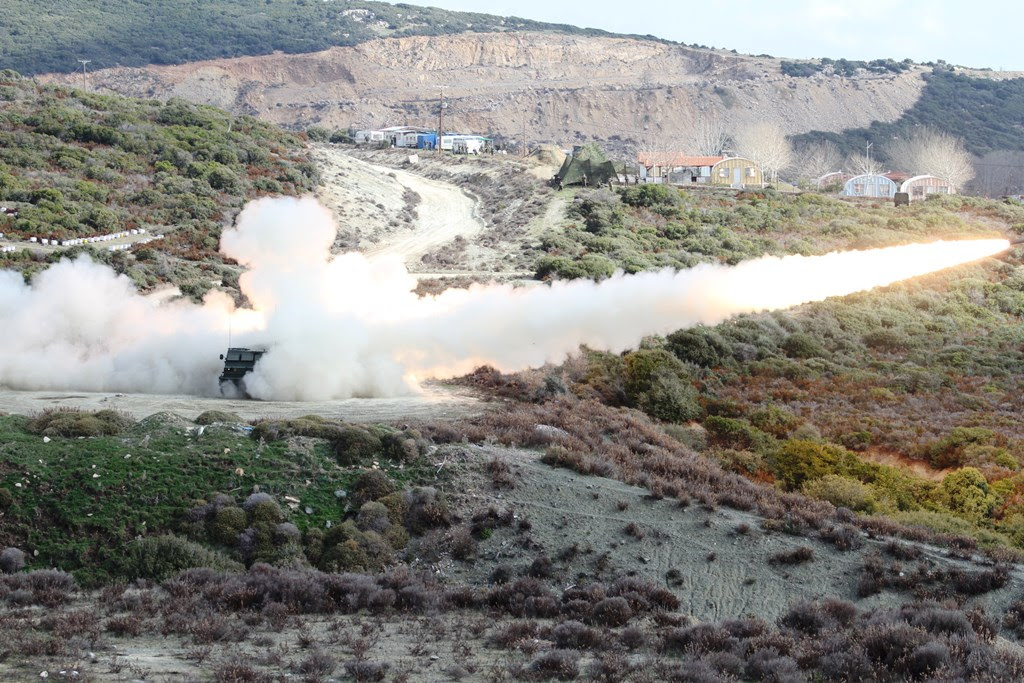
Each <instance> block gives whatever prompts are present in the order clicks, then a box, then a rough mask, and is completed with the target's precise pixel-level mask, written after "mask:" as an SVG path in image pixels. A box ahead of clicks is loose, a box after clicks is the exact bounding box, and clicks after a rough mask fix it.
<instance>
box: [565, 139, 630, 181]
mask: <svg viewBox="0 0 1024 683" xmlns="http://www.w3.org/2000/svg"><path fill="white" fill-rule="evenodd" d="M615 179H616V174H615V165H614V164H612V162H610V161H608V157H606V156H605V155H604V152H602V151H601V148H600V147H598V146H597V145H595V144H593V143H591V144H587V145H582V146H579V147H576V148H575V149H573V151H572V155H570V156H567V157H566V158H565V161H564V162H563V163H562V168H560V169H558V173H557V174H555V184H557V185H558V186H559V187H564V186H566V185H604V184H606V183H608V181H611V180H615Z"/></svg>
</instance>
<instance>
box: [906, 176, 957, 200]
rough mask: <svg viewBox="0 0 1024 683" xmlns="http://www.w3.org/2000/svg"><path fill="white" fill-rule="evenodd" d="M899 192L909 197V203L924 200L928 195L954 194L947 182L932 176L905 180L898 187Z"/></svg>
mask: <svg viewBox="0 0 1024 683" xmlns="http://www.w3.org/2000/svg"><path fill="white" fill-rule="evenodd" d="M900 192H906V193H907V194H908V195H909V196H910V201H914V200H915V199H924V198H925V197H927V196H928V195H930V194H955V193H954V192H953V188H952V187H951V186H950V184H949V181H948V180H946V179H944V178H940V177H938V176H934V175H916V176H914V177H913V178H907V179H906V180H904V181H903V184H902V185H900Z"/></svg>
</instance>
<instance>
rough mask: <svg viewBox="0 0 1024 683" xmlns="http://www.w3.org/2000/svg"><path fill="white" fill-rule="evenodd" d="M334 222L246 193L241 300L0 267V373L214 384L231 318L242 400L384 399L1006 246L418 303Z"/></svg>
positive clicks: (708, 267) (235, 233) (38, 378)
mask: <svg viewBox="0 0 1024 683" xmlns="http://www.w3.org/2000/svg"><path fill="white" fill-rule="evenodd" d="M335 234H336V226H335V225H334V222H333V220H332V218H331V215H330V212H329V211H327V210H326V209H325V208H323V207H322V206H320V205H319V204H318V203H317V202H316V201H315V200H313V199H311V198H305V199H292V198H277V199H261V200H258V201H255V202H251V203H250V204H249V205H248V206H246V208H245V209H244V210H243V211H242V212H241V213H240V214H239V216H238V220H237V227H235V228H233V229H231V230H228V231H225V232H224V235H223V237H222V245H221V246H222V250H223V251H224V253H225V254H226V255H228V256H230V257H231V258H233V259H235V260H236V261H238V262H239V263H241V264H243V265H244V266H245V267H246V269H247V272H245V273H244V274H243V275H242V276H241V278H240V279H239V284H240V287H241V289H242V291H243V292H244V294H245V296H246V298H247V299H248V300H249V301H250V302H251V306H249V307H247V308H244V309H236V308H235V306H234V304H233V302H232V301H231V299H230V298H229V297H228V296H227V294H225V293H224V292H216V291H214V292H210V293H209V294H208V295H207V296H206V298H205V300H204V302H203V305H202V306H197V305H194V304H192V303H190V302H187V301H167V300H163V299H161V298H160V297H145V296H142V295H140V294H139V293H138V292H137V291H136V290H135V288H134V286H133V285H132V283H131V281H130V280H129V279H128V278H126V277H124V276H118V275H117V274H116V273H115V272H113V271H112V270H111V269H109V268H107V267H106V266H103V265H101V264H97V263H93V262H92V261H90V260H89V259H88V257H86V256H80V257H78V258H77V259H76V260H74V261H69V260H62V261H61V262H59V263H57V264H54V265H53V266H51V267H50V268H48V269H47V270H45V271H43V272H41V273H39V274H38V275H36V276H35V277H34V278H33V280H32V283H31V285H26V284H25V282H24V280H23V278H22V277H21V275H20V274H18V273H13V272H8V271H0V320H3V321H4V343H3V344H0V385H2V386H7V387H10V388H16V389H50V390H83V391H86V390H91V391H140V392H147V393H153V392H157V393H191V394H206V395H209V394H217V393H218V387H217V376H218V374H219V372H220V368H221V367H222V366H221V364H220V362H219V361H218V359H217V357H218V355H219V354H220V353H222V352H223V350H224V347H225V344H226V342H227V336H228V335H227V332H228V329H230V330H231V333H232V336H231V339H232V343H233V344H234V345H236V346H250V347H252V346H261V347H264V348H266V349H267V351H268V352H267V353H266V354H265V355H264V356H263V357H262V359H261V361H260V362H259V364H258V365H257V367H256V370H255V371H254V372H253V373H252V374H251V375H249V376H248V377H247V378H246V384H247V388H248V390H249V391H250V393H251V394H252V395H253V396H255V397H257V398H264V399H278V400H328V399H339V398H348V397H350V396H394V395H397V394H402V393H409V392H410V391H415V390H416V384H417V382H419V381H422V380H424V379H428V378H432V377H450V376H453V375H458V374H461V373H464V372H468V371H471V370H473V369H474V368H476V367H478V366H480V365H483V364H489V365H493V366H494V367H496V368H498V369H500V370H504V371H515V370H522V369H525V368H530V367H538V366H541V365H543V364H544V363H549V362H552V363H558V362H561V361H563V360H565V358H567V357H568V356H569V355H571V354H573V353H576V352H577V351H578V349H579V347H580V345H582V344H585V345H587V346H589V347H591V348H594V349H601V350H606V351H612V352H619V351H624V350H626V349H630V348H635V347H636V346H637V345H638V344H639V343H640V341H641V340H642V339H643V337H645V336H648V335H652V334H664V333H667V332H671V331H673V330H677V329H680V328H684V327H688V326H691V325H695V324H700V323H704V324H716V323H719V322H721V321H723V320H725V319H727V318H729V317H731V316H734V315H737V314H740V313H748V312H755V311H763V310H774V309H780V308H788V307H790V306H796V305H798V304H802V303H805V302H809V301H817V300H821V299H824V298H827V297H830V296H838V295H843V294H849V293H852V292H856V291H859V290H864V289H870V288H872V287H877V286H880V285H887V284H890V283H892V282H895V281H898V280H903V279H906V278H910V277H914V276H917V275H922V274H925V273H929V272H932V271H936V270H940V269H943V268H947V267H950V266H954V265H958V264H961V263H967V262H970V261H974V260H977V259H980V258H983V257H985V256H990V255H992V254H996V253H998V252H1001V251H1004V250H1006V249H1008V248H1009V246H1010V245H1009V243H1008V242H1007V241H1006V240H1001V239H991V240H969V241H958V242H933V243H931V244H911V245H907V246H902V247H889V248H885V249H871V250H866V251H849V252H837V253H832V254H827V255H824V256H806V257H805V256H786V257H765V258H759V259H754V260H751V261H747V262H744V263H740V264H739V265H736V266H726V265H721V264H705V265H700V266H697V267H695V268H690V269H688V270H683V271H674V270H663V271H658V272H647V273H639V274H636V275H624V274H622V273H619V274H617V275H615V276H613V277H611V278H608V279H607V280H604V281H602V282H592V281H590V280H577V281H571V282H554V283H552V284H551V285H550V286H543V285H539V286H535V287H526V288H514V287H512V286H511V285H498V284H490V285H475V286H473V287H470V288H469V289H466V290H449V291H447V292H444V293H442V294H440V295H438V296H434V297H426V298H420V297H418V296H416V295H415V294H414V293H413V289H414V287H415V280H414V279H413V278H412V276H410V275H409V273H408V272H407V270H406V269H405V267H404V266H403V265H402V263H401V262H400V260H398V259H397V258H396V257H392V258H390V259H375V260H370V259H367V258H365V257H364V256H362V255H361V254H357V253H350V254H342V255H340V256H336V257H332V256H331V254H330V248H331V245H332V244H333V242H334V238H335Z"/></svg>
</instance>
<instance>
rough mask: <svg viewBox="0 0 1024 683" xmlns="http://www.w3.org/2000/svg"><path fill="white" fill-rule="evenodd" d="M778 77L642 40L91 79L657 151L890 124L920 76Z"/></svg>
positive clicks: (422, 48)
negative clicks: (700, 117)
mask: <svg viewBox="0 0 1024 683" xmlns="http://www.w3.org/2000/svg"><path fill="white" fill-rule="evenodd" d="M780 67H781V61H780V60H778V59H775V58H771V57H748V56H743V55H736V54H734V53H732V52H728V51H724V50H712V49H704V48H694V47H688V46H683V45H675V44H666V43H661V42H657V41H652V40H640V39H632V38H625V37H608V36H589V37H584V36H572V35H565V34H557V33H545V32H515V33H511V32H501V33H465V34H459V35H445V36H414V37H400V38H385V39H376V40H372V41H369V42H365V43H362V44H360V45H356V46H351V47H333V48H330V49H327V50H323V51H320V52H313V53H308V54H297V55H289V54H280V53H278V54H272V55H266V56H260V57H240V58H235V59H220V60H211V61H203V62H193V63H189V64H182V65H176V66H149V67H141V68H113V69H104V70H99V71H96V72H91V73H89V74H88V77H87V78H88V87H90V88H95V89H97V90H101V91H114V92H118V93H122V94H129V95H133V96H138V97H158V98H167V97H171V96H180V97H184V98H186V99H189V100H192V101H196V102H201V103H206V104H214V105H217V106H220V107H224V108H227V109H230V110H233V111H235V112H243V113H246V114H252V115H256V116H259V117H260V118H264V119H267V120H270V121H273V122H275V123H279V124H282V125H284V126H294V127H307V126H311V125H314V124H316V125H324V126H328V127H339V128H345V127H348V126H357V127H369V126H385V125H396V124H421V125H431V124H434V123H435V122H436V116H437V100H438V96H439V92H440V89H441V88H442V87H443V88H444V93H445V98H446V100H447V101H448V109H447V110H446V117H447V120H448V121H449V122H450V123H449V124H447V125H450V126H451V127H453V128H459V129H465V130H477V131H486V132H490V133H494V134H504V135H507V136H510V137H518V136H520V135H521V134H522V130H523V126H524V119H525V123H526V125H527V127H528V129H529V131H530V133H529V134H530V137H531V139H537V140H552V141H558V142H562V143H569V142H572V141H573V140H581V139H590V138H598V139H603V140H611V141H613V142H614V141H616V140H621V141H623V142H627V143H628V142H632V143H643V142H646V143H658V142H663V141H664V140H667V139H672V138H676V137H678V136H680V135H681V134H682V132H683V131H684V130H685V128H686V126H687V124H688V122H690V121H691V120H692V119H693V117H694V116H695V114H696V113H697V112H708V111H713V112H717V113H718V114H719V115H720V118H721V119H722V121H723V122H724V123H725V124H726V125H727V126H728V127H730V128H733V129H735V128H736V127H739V126H742V125H744V124H745V123H748V122H750V121H753V120H758V119H764V118H768V119H771V120H774V121H776V122H777V123H778V124H780V126H781V127H782V128H783V129H784V130H785V131H786V132H787V133H801V132H806V131H810V130H821V131H840V130H843V129H846V128H856V127H863V126H867V125H869V124H870V123H871V122H873V121H895V120H897V119H899V117H900V116H901V115H902V114H903V113H904V111H906V110H907V109H908V108H910V107H911V106H912V105H913V104H914V103H915V102H916V101H917V99H918V97H919V95H920V93H921V90H922V88H923V87H924V80H923V79H922V78H921V75H922V74H923V73H924V72H925V71H926V68H925V67H920V66H912V67H910V68H909V69H908V70H907V71H904V72H902V73H898V74H897V73H887V74H876V73H870V72H864V71H860V72H858V75H856V76H853V77H844V76H836V75H833V74H830V73H828V72H822V73H816V74H814V75H813V76H810V77H791V76H786V75H784V74H783V72H782V69H781V68H780ZM83 78H84V77H83V75H82V74H80V73H79V74H64V75H59V76H57V75H55V76H50V77H48V79H49V80H57V81H61V82H65V83H68V82H72V83H77V84H82V83H83ZM447 125H446V127H447Z"/></svg>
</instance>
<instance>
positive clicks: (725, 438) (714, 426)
mask: <svg viewBox="0 0 1024 683" xmlns="http://www.w3.org/2000/svg"><path fill="white" fill-rule="evenodd" d="M704 428H705V429H706V430H707V431H708V437H709V439H710V441H711V443H712V444H714V445H716V446H722V447H725V448H735V449H737V450H751V451H757V452H758V453H766V452H768V451H770V450H771V449H772V446H773V442H774V439H773V438H772V437H770V436H768V435H767V434H765V433H764V432H762V431H761V430H760V429H758V428H757V427H755V426H753V425H752V424H750V423H749V422H747V421H746V420H738V419H735V418H731V417H721V416H719V415H712V416H710V417H708V418H707V419H706V420H704Z"/></svg>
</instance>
